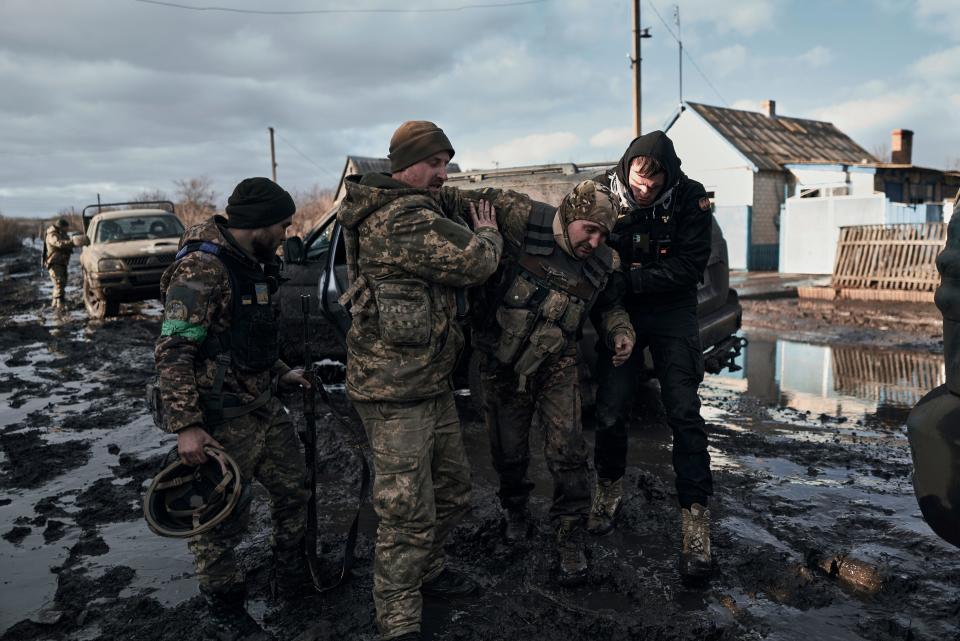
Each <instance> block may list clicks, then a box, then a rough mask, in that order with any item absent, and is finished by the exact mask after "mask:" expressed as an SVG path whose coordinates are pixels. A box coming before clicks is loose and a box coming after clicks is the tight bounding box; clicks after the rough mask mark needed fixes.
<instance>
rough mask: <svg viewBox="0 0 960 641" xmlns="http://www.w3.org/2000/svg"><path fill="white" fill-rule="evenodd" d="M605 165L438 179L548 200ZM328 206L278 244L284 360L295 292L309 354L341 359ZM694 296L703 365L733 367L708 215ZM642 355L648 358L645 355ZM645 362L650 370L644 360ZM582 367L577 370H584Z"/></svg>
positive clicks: (589, 350)
mask: <svg viewBox="0 0 960 641" xmlns="http://www.w3.org/2000/svg"><path fill="white" fill-rule="evenodd" d="M611 166H612V164H610V163H608V164H602V165H579V166H578V165H573V164H562V165H540V166H536V167H519V168H510V169H497V170H493V171H483V172H479V171H474V172H464V173H459V174H451V175H450V178H449V179H448V181H447V183H446V184H447V185H448V186H451V187H460V188H463V189H476V188H479V187H496V188H500V189H513V190H516V191H520V192H523V193H526V194H529V195H530V196H531V197H532V198H534V199H535V200H540V201H542V202H546V203H549V204H551V205H554V206H556V205H557V204H559V202H560V200H561V199H562V198H563V196H564V195H566V194H567V193H568V192H569V191H570V190H572V189H573V187H574V186H575V185H576V184H577V183H579V182H580V181H582V180H585V179H587V178H591V177H594V176H596V175H597V174H598V173H600V171H601V170H603V169H608V168H610V167H611ZM336 212H337V207H334V208H333V209H331V210H330V211H329V212H327V214H326V215H325V216H324V217H323V218H322V219H321V220H320V222H319V223H318V224H317V225H316V226H315V227H314V228H313V229H311V230H310V231H309V232H308V233H307V234H306V237H305V238H303V239H302V241H301V239H299V238H289V239H287V243H286V244H285V246H284V265H283V276H284V278H286V279H289V280H286V281H285V282H284V283H283V285H282V286H281V288H280V308H281V314H282V316H283V319H284V323H283V327H284V330H283V336H282V341H283V349H284V355H285V357H286V358H288V359H290V361H291V362H302V358H303V356H302V354H303V352H302V349H303V316H302V311H301V306H300V295H301V294H310V295H311V308H310V321H311V322H310V334H311V337H312V339H311V354H312V355H313V356H314V357H316V358H321V359H323V358H326V359H330V360H335V361H341V362H343V361H344V360H345V359H346V346H345V342H346V333H347V330H348V329H349V328H350V317H349V315H348V314H347V313H346V311H345V310H344V309H343V307H341V305H340V304H339V303H338V302H337V299H338V298H339V297H340V295H341V294H342V293H343V292H344V291H345V290H346V288H347V286H348V284H347V265H346V254H345V250H344V244H343V237H342V234H341V230H340V225H339V223H337V220H336ZM698 301H699V304H698V308H697V312H698V314H699V317H700V341H701V344H702V345H703V349H704V367H705V369H706V371H708V372H711V373H717V372H720V371H721V370H722V369H724V368H735V367H736V366H735V365H734V364H733V359H734V358H735V357H736V356H737V354H739V353H740V347H741V344H742V339H740V338H739V337H738V336H737V335H736V334H737V332H738V330H739V329H740V321H741V314H742V310H741V308H740V301H739V299H738V297H737V292H736V291H735V290H733V289H730V274H729V267H728V262H727V243H726V241H725V240H724V239H723V234H722V233H721V231H720V226H719V225H717V222H716V220H714V222H713V246H712V250H711V252H710V259H709V261H708V263H707V269H706V271H705V272H704V275H703V282H702V283H701V285H700V288H699V290H698ZM595 344H596V332H595V331H594V329H593V327H592V326H590V324H589V323H588V324H587V327H586V328H585V329H584V338H583V340H582V341H581V343H580V346H581V350H582V352H583V354H584V356H585V358H584V362H585V363H586V364H587V365H588V366H589V367H590V368H592V367H593V363H594V361H595V359H596V352H595ZM465 351H466V353H465V354H464V356H463V357H462V358H461V359H460V363H461V367H460V371H459V372H458V376H457V378H458V379H459V381H460V382H461V384H462V383H464V382H466V381H468V380H469V378H472V377H470V376H469V374H470V370H472V369H473V367H469V364H470V363H471V361H475V359H472V358H470V353H469V352H470V348H469V345H468V346H467V348H466V350H465ZM646 357H647V362H648V365H650V360H649V354H646ZM648 369H651V370H652V368H651V367H648ZM587 374H588V372H584V375H585V376H586V375H587ZM470 387H471V388H474V387H476V386H474V385H471V386H470ZM474 391H475V390H474ZM587 391H588V390H587ZM584 398H585V399H588V401H589V399H590V398H592V394H589V393H588V394H585V395H584Z"/></svg>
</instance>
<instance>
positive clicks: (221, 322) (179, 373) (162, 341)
mask: <svg viewBox="0 0 960 641" xmlns="http://www.w3.org/2000/svg"><path fill="white" fill-rule="evenodd" d="M225 223H226V220H225V219H224V218H222V217H220V216H214V217H213V218H210V219H208V220H207V221H205V222H203V223H200V224H198V225H194V226H193V227H190V228H188V229H187V230H186V231H185V232H184V234H183V237H182V238H181V239H180V246H181V247H183V245H184V244H186V243H187V242H189V241H195V240H201V241H209V242H212V243H216V244H218V245H222V246H225V247H226V248H227V250H229V251H231V252H233V254H234V255H235V256H239V257H241V258H242V259H245V260H248V261H253V262H255V259H254V258H253V257H251V256H250V255H249V254H247V253H246V252H244V250H243V249H241V248H240V247H239V245H237V243H236V241H235V240H233V238H232V236H230V233H229V232H228V231H227V229H226V227H225ZM160 292H161V296H162V298H163V301H164V309H163V326H162V328H161V330H160V338H159V339H157V345H156V348H155V350H154V358H155V360H156V365H157V374H158V375H159V379H160V381H159V386H160V394H161V397H162V399H163V407H164V413H165V415H166V417H167V424H166V428H167V429H169V430H170V431H171V432H177V431H180V430H182V429H184V428H187V427H203V426H204V421H203V413H202V411H201V399H200V396H201V395H202V394H204V393H209V392H210V390H211V389H212V388H213V385H214V377H215V375H216V371H217V362H216V361H215V360H212V359H208V358H205V357H204V356H203V354H202V353H201V351H200V347H201V345H202V343H203V341H204V339H205V338H206V337H207V335H208V334H211V333H218V332H223V331H225V330H227V329H228V328H229V327H230V316H231V309H232V295H233V294H232V290H231V284H230V274H229V272H228V271H227V268H226V266H225V265H224V264H223V262H222V261H221V260H220V259H219V258H217V257H216V256H213V255H211V254H208V253H204V252H202V251H195V252H191V253H189V254H187V255H186V256H184V257H183V258H181V259H180V260H178V261H176V262H174V263H173V264H172V265H170V267H168V268H167V271H165V272H164V274H163V277H162V278H161V280H160ZM289 370H290V368H289V367H287V366H286V365H285V364H284V363H283V361H280V360H278V361H277V362H276V363H275V364H274V366H273V368H272V369H271V370H267V371H264V372H259V373H254V374H251V373H246V372H238V371H236V370H235V368H234V367H233V365H230V366H228V367H227V369H226V373H225V376H224V380H223V387H222V391H223V393H225V394H233V395H235V396H236V397H237V400H238V401H239V403H240V404H247V403H251V402H253V401H254V400H255V399H256V398H257V397H259V396H260V395H261V394H263V393H264V392H266V391H267V390H269V389H270V388H271V386H272V385H273V377H274V376H276V375H283V374H284V373H286V372H287V371H289Z"/></svg>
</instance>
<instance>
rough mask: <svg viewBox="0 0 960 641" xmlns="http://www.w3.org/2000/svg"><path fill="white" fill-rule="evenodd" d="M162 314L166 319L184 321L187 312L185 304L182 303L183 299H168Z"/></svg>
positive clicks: (187, 314)
mask: <svg viewBox="0 0 960 641" xmlns="http://www.w3.org/2000/svg"><path fill="white" fill-rule="evenodd" d="M163 316H164V318H166V319H167V320H172V321H185V320H187V317H188V316H189V312H187V306H186V305H184V304H183V301H180V300H177V299H170V300H168V301H167V304H166V305H165V306H164V309H163Z"/></svg>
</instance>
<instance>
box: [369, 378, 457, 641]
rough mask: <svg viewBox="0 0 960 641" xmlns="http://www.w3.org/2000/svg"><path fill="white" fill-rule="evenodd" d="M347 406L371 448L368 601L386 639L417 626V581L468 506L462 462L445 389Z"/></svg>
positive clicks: (428, 572)
mask: <svg viewBox="0 0 960 641" xmlns="http://www.w3.org/2000/svg"><path fill="white" fill-rule="evenodd" d="M354 407H355V408H356V409H357V413H358V414H360V418H361V419H362V420H363V426H364V428H365V429H366V432H367V437H368V438H369V439H370V446H371V449H372V450H373V465H374V470H375V474H376V476H375V478H374V481H373V507H374V509H375V510H376V512H377V516H379V517H380V524H379V525H378V527H377V544H376V558H375V560H374V565H373V603H374V605H375V606H376V609H377V625H378V626H379V628H380V634H381V635H382V636H383V638H385V639H390V638H393V637H397V636H400V635H402V634H406V633H408V632H416V631H418V630H419V629H420V613H421V609H422V606H423V598H422V596H421V595H420V585H421V584H422V583H423V582H424V581H429V580H430V579H433V578H434V577H436V576H437V575H438V574H440V572H441V571H442V570H443V566H444V560H445V559H444V553H443V544H444V542H445V541H446V539H447V536H448V535H449V534H450V530H451V529H452V528H453V526H454V525H455V524H456V522H457V521H458V520H459V519H460V517H461V516H463V514H464V513H465V512H466V511H467V509H468V506H469V502H470V466H469V464H468V463H467V456H466V452H465V451H464V449H463V439H462V437H461V434H460V420H459V418H458V417H457V409H456V406H455V405H454V401H453V393H452V392H447V393H446V394H442V395H440V396H436V397H434V398H430V399H427V400H421V401H409V402H359V401H355V402H354Z"/></svg>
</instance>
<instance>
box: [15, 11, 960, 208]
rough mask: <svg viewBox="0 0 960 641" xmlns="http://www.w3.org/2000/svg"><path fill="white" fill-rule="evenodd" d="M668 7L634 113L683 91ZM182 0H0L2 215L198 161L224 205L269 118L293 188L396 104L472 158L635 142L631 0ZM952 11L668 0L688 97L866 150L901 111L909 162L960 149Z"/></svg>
mask: <svg viewBox="0 0 960 641" xmlns="http://www.w3.org/2000/svg"><path fill="white" fill-rule="evenodd" d="M676 1H677V0H641V7H642V14H643V25H644V26H648V27H650V32H651V34H652V35H653V37H652V38H651V39H648V40H644V49H643V67H642V69H643V114H644V127H645V129H653V128H659V127H662V126H663V124H664V123H665V121H666V120H667V119H668V118H669V117H670V115H671V113H672V112H673V110H674V109H675V107H676V105H677V102H678V100H679V97H678V86H677V85H678V82H677V79H678V70H677V43H676V40H675V39H674V35H673V34H676V33H677V27H676V24H675V22H674V4H672V3H673V2H676ZM175 4H177V5H179V6H178V7H175V6H167V5H166V4H158V3H154V2H146V1H143V0H0V158H2V162H0V212H2V213H3V214H4V215H8V216H51V215H53V214H55V213H56V212H57V211H58V210H60V209H62V208H65V207H69V206H77V207H82V206H84V205H86V204H89V203H90V202H95V201H96V195H97V193H100V194H101V197H102V198H103V199H104V201H108V200H126V199H128V198H130V197H132V196H134V195H135V194H137V193H139V192H141V191H144V190H163V191H165V192H166V193H168V194H170V195H172V194H173V193H174V191H175V187H174V181H175V180H178V179H188V178H192V177H197V176H207V177H209V178H210V179H211V180H212V181H213V184H214V187H215V189H216V190H217V192H218V194H219V200H220V201H221V203H223V202H224V201H225V199H226V195H228V194H229V192H230V190H231V189H232V186H233V185H234V184H235V183H236V182H237V181H238V180H239V179H242V178H244V177H246V176H251V175H269V172H270V161H269V142H268V134H267V127H269V126H273V127H275V128H276V130H277V133H278V135H279V137H278V139H277V162H278V164H279V169H278V180H279V182H280V183H281V184H282V185H284V186H285V187H287V188H288V189H291V190H308V189H310V188H311V187H313V186H314V185H320V186H321V187H323V186H333V185H335V184H336V181H337V179H338V178H339V174H340V171H341V169H342V167H343V162H344V157H345V156H346V155H347V154H359V155H369V156H385V155H386V152H387V145H388V142H389V138H390V135H391V133H392V132H393V130H394V129H395V128H396V126H397V125H398V124H399V123H400V122H402V121H404V120H408V119H429V120H434V121H435V122H437V123H438V124H440V125H441V126H442V127H443V128H444V129H445V130H446V131H447V133H448V135H449V136H450V138H451V140H452V141H453V143H454V146H455V147H456V149H457V154H456V160H457V161H458V162H459V163H460V165H461V167H465V168H481V167H491V166H494V165H497V164H498V165H500V166H508V165H516V164H536V163H542V162H567V161H574V162H590V161H604V160H611V159H615V158H616V157H618V156H619V154H620V152H622V150H623V148H624V146H625V145H626V143H627V142H629V140H630V137H631V128H630V122H631V118H632V112H631V109H632V103H631V91H632V84H631V83H632V79H631V72H630V67H629V61H628V54H629V52H630V46H631V44H630V43H631V34H630V29H631V25H632V18H631V5H632V3H631V0H589V1H588V0H526V1H522V0H403V2H398V1H394V0H283V1H276V2H270V1H269V0H180V1H179V2H177V3H175ZM495 5H505V6H495ZM957 5H958V3H957V0H877V1H868V0H830V1H828V0H796V1H787V0H783V1H778V0H723V1H722V2H721V1H718V0H679V7H680V19H681V25H682V28H681V30H680V34H681V36H682V39H683V41H684V48H685V50H686V51H687V52H688V54H689V58H686V59H685V60H684V73H683V88H684V96H683V97H684V99H687V100H691V101H698V102H704V103H708V104H713V105H719V106H730V107H735V108H743V109H757V110H759V103H760V101H762V100H764V99H770V98H772V99H775V100H776V101H777V112H778V113H779V114H782V115H788V116H797V117H805V118H816V119H822V120H828V121H831V122H833V123H834V124H836V125H837V126H838V127H840V128H841V129H842V130H844V131H845V132H847V133H848V134H849V135H850V136H851V137H853V139H854V140H856V141H857V142H858V143H860V144H861V145H862V146H864V147H865V148H867V149H868V150H871V151H873V150H875V149H878V148H879V147H882V146H886V147H887V148H889V138H890V131H891V130H892V129H895V128H900V127H903V128H909V129H913V130H914V131H915V138H914V162H915V163H917V164H921V165H924V166H930V167H941V168H942V167H947V166H954V165H960V115H958V114H960V9H958V6H957ZM190 7H195V8H205V10H202V11H201V10H193V9H191V8H190ZM215 7H219V8H220V9H230V11H223V10H217V9H215ZM399 9H402V10H400V11H398V10H399ZM411 10H413V11H411ZM264 11H267V12H270V11H273V12H285V13H279V14H277V13H273V14H270V13H258V12H264ZM657 12H659V15H658V13H657Z"/></svg>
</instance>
